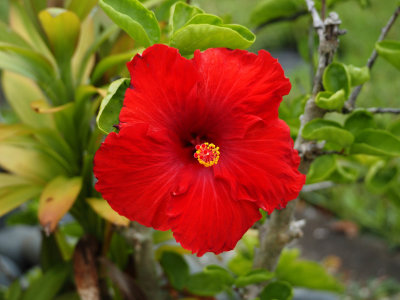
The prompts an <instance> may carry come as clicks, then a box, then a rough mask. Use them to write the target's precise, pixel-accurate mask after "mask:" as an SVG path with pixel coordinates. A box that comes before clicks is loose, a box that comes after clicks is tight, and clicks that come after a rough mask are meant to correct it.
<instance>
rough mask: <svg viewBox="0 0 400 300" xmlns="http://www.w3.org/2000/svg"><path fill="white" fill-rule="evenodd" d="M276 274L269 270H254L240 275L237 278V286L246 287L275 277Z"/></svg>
mask: <svg viewBox="0 0 400 300" xmlns="http://www.w3.org/2000/svg"><path fill="white" fill-rule="evenodd" d="M274 276H275V274H274V273H271V272H269V271H267V270H263V269H259V270H252V271H250V272H249V273H247V274H246V275H242V276H239V277H238V278H236V280H235V285H236V286H237V287H244V286H246V285H250V284H257V283H261V282H264V281H267V280H270V279H272V278H274Z"/></svg>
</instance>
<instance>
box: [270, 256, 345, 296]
mask: <svg viewBox="0 0 400 300" xmlns="http://www.w3.org/2000/svg"><path fill="white" fill-rule="evenodd" d="M298 257H299V251H298V250H297V249H294V250H284V251H283V252H282V255H281V257H280V259H279V262H278V266H277V267H276V270H275V274H276V277H277V278H278V279H279V280H282V281H287V282H288V283H290V284H291V285H292V286H298V287H305V288H310V289H318V290H328V291H335V292H337V291H342V289H343V287H342V285H341V284H340V283H339V282H338V281H337V280H336V279H335V278H334V277H333V276H331V275H330V274H329V273H328V272H327V271H326V270H325V269H324V268H323V267H322V266H321V265H320V264H318V263H316V262H314V261H308V260H301V259H299V258H298Z"/></svg>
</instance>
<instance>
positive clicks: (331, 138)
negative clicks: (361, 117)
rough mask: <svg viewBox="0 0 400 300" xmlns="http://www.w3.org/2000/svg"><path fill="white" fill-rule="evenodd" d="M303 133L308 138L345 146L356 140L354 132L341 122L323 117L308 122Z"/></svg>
mask: <svg viewBox="0 0 400 300" xmlns="http://www.w3.org/2000/svg"><path fill="white" fill-rule="evenodd" d="M301 134H302V135H303V137H304V138H306V139H308V140H319V141H320V140H325V141H327V142H331V143H333V144H336V145H338V146H340V147H343V148H345V147H347V146H350V145H351V144H352V143H353V141H354V136H353V134H351V132H349V131H347V130H345V129H344V128H343V127H342V126H340V124H339V123H336V122H334V121H329V120H323V119H314V120H312V121H311V122H308V123H307V124H306V125H305V126H304V128H303V131H302V133H301Z"/></svg>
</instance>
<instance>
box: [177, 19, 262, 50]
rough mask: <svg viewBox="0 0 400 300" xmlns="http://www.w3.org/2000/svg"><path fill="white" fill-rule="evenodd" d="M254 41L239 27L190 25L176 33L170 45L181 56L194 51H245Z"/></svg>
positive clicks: (251, 35)
mask: <svg viewBox="0 0 400 300" xmlns="http://www.w3.org/2000/svg"><path fill="white" fill-rule="evenodd" d="M254 41H255V35H254V34H253V33H252V32H251V31H249V30H248V29H247V28H246V27H243V26H240V25H210V24H190V25H187V26H184V27H182V28H181V29H180V30H178V31H176V32H175V34H174V35H173V36H172V37H171V40H170V44H171V46H172V47H175V48H178V49H179V51H180V52H181V54H183V55H188V54H192V53H193V52H194V51H195V50H196V49H200V50H205V49H208V48H217V47H224V48H230V49H246V48H248V47H250V46H251V45H252V44H253V43H254Z"/></svg>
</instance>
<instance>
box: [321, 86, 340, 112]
mask: <svg viewBox="0 0 400 300" xmlns="http://www.w3.org/2000/svg"><path fill="white" fill-rule="evenodd" d="M345 101H346V96H345V92H344V90H343V89H341V90H339V91H337V92H327V91H324V92H319V93H318V94H317V96H316V97H315V104H317V106H319V107H320V108H322V109H326V110H339V109H342V107H343V105H344V102H345Z"/></svg>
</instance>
